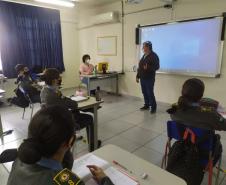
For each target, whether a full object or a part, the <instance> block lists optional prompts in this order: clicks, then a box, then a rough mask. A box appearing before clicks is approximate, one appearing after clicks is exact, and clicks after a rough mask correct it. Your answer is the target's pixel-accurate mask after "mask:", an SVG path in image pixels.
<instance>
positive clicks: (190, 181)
mask: <svg viewBox="0 0 226 185" xmlns="http://www.w3.org/2000/svg"><path fill="white" fill-rule="evenodd" d="M199 160H200V154H199V149H198V147H197V145H196V144H193V143H191V142H190V141H186V140H184V141H176V142H175V143H174V144H173V146H172V147H171V148H170V150H169V154H168V161H167V167H166V170H167V171H168V172H170V173H172V174H174V175H176V176H178V177H180V178H182V179H184V180H185V181H186V182H187V185H200V184H201V182H202V180H203V176H204V171H203V167H202V165H201V164H200V162H199Z"/></svg>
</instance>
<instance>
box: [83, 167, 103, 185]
mask: <svg viewBox="0 0 226 185" xmlns="http://www.w3.org/2000/svg"><path fill="white" fill-rule="evenodd" d="M87 167H88V168H89V170H90V172H91V173H92V175H93V178H94V179H95V180H96V181H97V182H98V183H100V182H101V180H102V179H103V178H104V177H106V174H105V173H104V171H103V170H102V169H101V168H99V167H97V166H95V165H88V166H87Z"/></svg>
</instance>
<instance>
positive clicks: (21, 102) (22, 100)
mask: <svg viewBox="0 0 226 185" xmlns="http://www.w3.org/2000/svg"><path fill="white" fill-rule="evenodd" d="M14 92H15V94H16V97H13V98H12V99H11V101H10V102H11V103H12V104H14V105H17V106H19V107H21V108H26V107H28V106H29V100H28V99H27V98H26V97H25V95H24V94H23V93H22V92H21V90H20V89H19V88H16V89H15V90H14Z"/></svg>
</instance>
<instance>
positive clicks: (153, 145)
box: [145, 135, 168, 154]
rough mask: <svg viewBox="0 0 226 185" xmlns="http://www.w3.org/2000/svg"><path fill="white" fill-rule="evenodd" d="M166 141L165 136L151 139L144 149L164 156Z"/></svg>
mask: <svg viewBox="0 0 226 185" xmlns="http://www.w3.org/2000/svg"><path fill="white" fill-rule="evenodd" d="M167 139H168V138H167V137H166V136H164V135H160V136H158V137H156V138H155V139H153V140H152V141H150V142H149V143H147V144H146V145H145V147H147V148H150V149H154V150H156V151H157V152H159V153H162V154H164V152H165V146H166V142H167Z"/></svg>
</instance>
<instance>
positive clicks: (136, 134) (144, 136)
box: [120, 127, 158, 145]
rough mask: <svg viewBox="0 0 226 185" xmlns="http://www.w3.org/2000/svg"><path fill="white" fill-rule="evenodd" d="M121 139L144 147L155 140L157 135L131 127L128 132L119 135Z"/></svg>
mask: <svg viewBox="0 0 226 185" xmlns="http://www.w3.org/2000/svg"><path fill="white" fill-rule="evenodd" d="M120 136H121V137H124V138H126V139H129V140H131V141H133V142H135V143H138V144H141V145H144V144H145V143H147V142H148V141H150V140H151V139H153V138H155V137H156V136H158V133H155V132H153V131H150V130H147V129H143V128H140V127H133V128H131V129H129V130H128V131H126V132H124V133H122V134H120Z"/></svg>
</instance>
